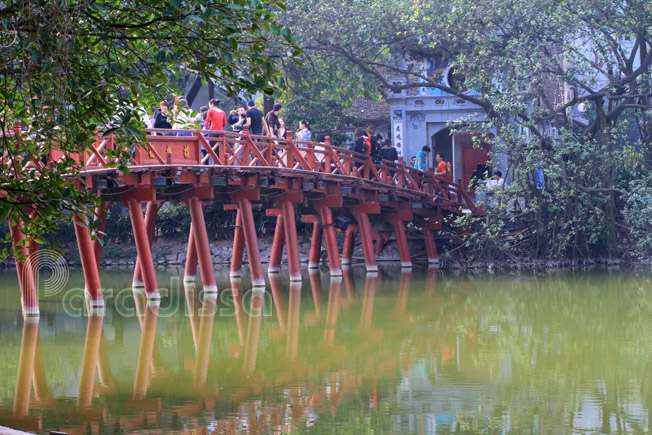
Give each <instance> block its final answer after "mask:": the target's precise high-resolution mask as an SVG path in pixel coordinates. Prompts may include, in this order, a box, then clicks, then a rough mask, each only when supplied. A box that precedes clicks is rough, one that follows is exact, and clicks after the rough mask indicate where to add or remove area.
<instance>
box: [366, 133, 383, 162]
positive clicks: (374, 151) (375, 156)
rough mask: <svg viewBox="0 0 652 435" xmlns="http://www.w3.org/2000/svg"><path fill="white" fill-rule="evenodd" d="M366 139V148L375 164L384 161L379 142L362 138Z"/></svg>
mask: <svg viewBox="0 0 652 435" xmlns="http://www.w3.org/2000/svg"><path fill="white" fill-rule="evenodd" d="M362 138H363V139H364V143H365V146H366V147H367V154H369V156H370V157H371V160H373V161H374V162H375V163H379V162H380V161H381V160H382V159H383V151H382V149H381V148H380V145H378V142H376V141H375V140H371V138H370V137H367V136H362Z"/></svg>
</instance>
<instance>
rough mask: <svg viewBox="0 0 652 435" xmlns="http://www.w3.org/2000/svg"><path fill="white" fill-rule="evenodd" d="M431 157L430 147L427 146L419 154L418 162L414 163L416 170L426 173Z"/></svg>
mask: <svg viewBox="0 0 652 435" xmlns="http://www.w3.org/2000/svg"><path fill="white" fill-rule="evenodd" d="M429 155H430V147H429V146H428V145H425V146H424V147H423V148H421V151H419V152H418V153H417V161H416V162H415V163H414V169H420V170H422V171H425V170H426V168H427V167H428V156H429Z"/></svg>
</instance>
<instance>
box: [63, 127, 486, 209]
mask: <svg viewBox="0 0 652 435" xmlns="http://www.w3.org/2000/svg"><path fill="white" fill-rule="evenodd" d="M146 132H147V140H146V142H144V143H143V144H142V146H135V147H134V149H133V150H131V158H130V161H129V164H131V165H133V166H156V165H171V164H177V165H218V166H234V167H239V166H240V167H242V166H250V167H254V166H258V167H273V168H278V169H288V170H302V171H310V172H319V173H323V174H324V175H335V176H348V177H358V178H361V179H364V180H367V181H370V182H374V183H380V184H384V185H387V186H393V187H395V188H400V189H408V190H410V191H414V192H415V193H416V192H418V193H420V194H426V195H427V196H428V197H429V198H430V199H432V200H433V201H434V202H435V203H440V204H442V205H444V206H464V205H465V206H467V207H468V208H469V209H470V210H471V211H472V212H474V213H477V212H478V209H477V208H476V207H475V204H474V203H473V201H472V200H471V199H470V198H469V196H468V195H467V193H466V192H465V190H464V189H463V188H462V186H461V185H459V184H458V183H454V182H452V181H450V180H448V179H445V178H442V177H436V176H435V175H434V174H433V173H431V172H424V171H420V170H417V169H414V168H411V167H408V166H407V165H405V164H404V163H403V162H402V159H400V161H399V162H392V161H388V160H383V161H381V162H374V161H373V160H372V159H371V157H370V156H369V155H368V154H361V153H356V152H353V151H351V150H347V149H343V148H339V147H335V146H332V145H331V144H330V140H329V138H326V141H325V142H324V143H316V142H304V141H297V140H294V139H293V137H292V133H291V132H288V133H287V135H286V136H285V138H276V137H268V136H257V135H252V134H249V132H248V128H247V127H245V129H244V130H243V131H242V132H239V133H237V132H231V131H216V130H170V129H148V130H146ZM115 147H116V142H115V139H114V137H113V136H107V137H98V140H97V142H96V143H95V145H94V146H93V147H92V148H91V149H90V150H88V151H86V152H84V153H81V154H79V155H76V156H73V158H74V159H75V160H77V161H78V162H79V166H80V168H82V169H86V170H92V169H99V168H103V167H107V165H108V164H109V163H114V164H115V163H117V162H116V161H110V160H109V159H108V157H107V156H106V152H105V151H106V150H108V149H115ZM60 155H61V153H59V157H60ZM50 158H51V159H53V160H57V159H58V158H57V153H56V152H52V153H51V154H50Z"/></svg>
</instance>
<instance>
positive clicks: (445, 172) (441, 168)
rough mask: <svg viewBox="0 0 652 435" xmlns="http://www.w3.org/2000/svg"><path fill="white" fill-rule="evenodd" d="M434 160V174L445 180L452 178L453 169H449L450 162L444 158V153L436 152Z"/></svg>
mask: <svg viewBox="0 0 652 435" xmlns="http://www.w3.org/2000/svg"><path fill="white" fill-rule="evenodd" d="M435 160H436V161H437V168H436V169H435V175H436V176H437V177H442V178H446V179H447V180H452V179H453V171H452V169H451V164H450V163H448V162H447V161H446V160H444V155H443V154H442V153H437V154H436V155H435Z"/></svg>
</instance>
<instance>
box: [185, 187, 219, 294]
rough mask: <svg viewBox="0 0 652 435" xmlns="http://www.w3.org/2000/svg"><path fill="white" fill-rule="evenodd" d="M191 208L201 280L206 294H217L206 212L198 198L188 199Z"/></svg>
mask: <svg viewBox="0 0 652 435" xmlns="http://www.w3.org/2000/svg"><path fill="white" fill-rule="evenodd" d="M188 206H189V208H190V218H191V219H192V228H191V230H192V232H193V235H194V240H195V246H196V252H197V256H198V257H199V267H200V270H201V280H202V285H203V287H204V292H205V293H215V292H217V284H216V282H215V271H214V270H213V261H212V259H211V248H210V244H209V242H208V233H207V231H206V222H205V220H204V210H203V208H202V205H201V200H200V199H199V198H198V197H196V196H191V197H190V198H188Z"/></svg>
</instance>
